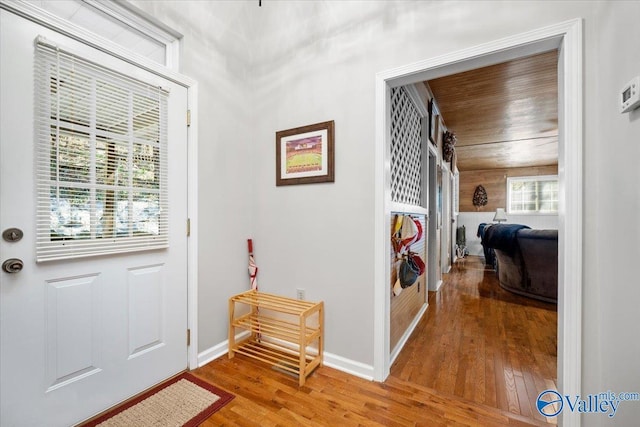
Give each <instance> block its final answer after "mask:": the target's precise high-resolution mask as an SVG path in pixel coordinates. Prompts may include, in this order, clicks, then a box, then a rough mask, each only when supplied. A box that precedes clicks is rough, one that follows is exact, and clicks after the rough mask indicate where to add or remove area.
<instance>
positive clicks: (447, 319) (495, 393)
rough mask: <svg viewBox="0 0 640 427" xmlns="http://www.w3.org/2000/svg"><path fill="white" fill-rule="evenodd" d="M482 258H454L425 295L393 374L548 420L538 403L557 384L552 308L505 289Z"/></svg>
mask: <svg viewBox="0 0 640 427" xmlns="http://www.w3.org/2000/svg"><path fill="white" fill-rule="evenodd" d="M482 260H483V259H482V258H478V257H468V258H466V259H464V260H462V261H458V262H457V263H456V264H455V266H454V267H453V269H452V271H451V273H450V274H447V275H445V276H444V284H443V286H442V288H441V289H440V291H439V292H437V293H430V296H429V308H428V310H427V313H426V314H425V316H424V317H423V318H422V321H421V322H420V323H419V325H418V326H417V328H416V330H415V331H414V333H413V335H412V336H411V338H410V339H409V341H408V342H407V344H406V345H405V347H404V349H403V351H402V352H401V354H400V355H399V356H398V358H397V359H396V361H395V363H394V365H393V366H392V367H391V376H392V377H394V378H397V379H399V380H404V381H408V382H410V383H412V384H416V385H420V386H423V387H428V388H432V389H435V390H437V391H438V392H442V393H446V394H452V395H454V396H457V397H460V398H464V399H468V400H470V401H473V402H476V403H479V404H484V405H488V406H492V407H495V408H498V409H502V410H504V411H508V412H511V413H514V414H519V415H522V416H524V417H528V418H532V419H536V420H538V421H542V422H546V421H547V419H546V418H545V417H543V416H541V415H540V414H539V413H538V411H537V410H536V406H535V405H536V398H537V396H538V394H539V393H540V392H541V391H544V390H546V389H548V388H555V387H556V363H557V362H556V359H557V352H556V347H557V345H556V343H557V311H556V305H555V304H548V303H544V302H539V301H536V300H533V299H530V298H525V297H522V296H519V295H515V294H513V293H511V292H508V291H505V290H503V289H502V288H500V286H499V284H498V279H497V277H496V274H495V272H494V271H492V270H488V269H485V268H484V264H483V261H482ZM553 420H554V419H552V421H553Z"/></svg>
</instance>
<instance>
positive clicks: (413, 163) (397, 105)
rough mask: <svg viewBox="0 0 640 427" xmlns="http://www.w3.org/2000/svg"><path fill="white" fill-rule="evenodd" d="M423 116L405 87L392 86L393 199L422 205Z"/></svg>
mask: <svg viewBox="0 0 640 427" xmlns="http://www.w3.org/2000/svg"><path fill="white" fill-rule="evenodd" d="M422 157H423V156H422V119H421V116H420V113H419V111H418V109H417V108H416V106H415V105H414V104H413V102H412V101H411V98H409V95H408V94H407V91H406V89H405V88H404V87H399V88H393V89H391V200H392V201H394V202H399V203H407V204H411V205H417V206H421V205H422V170H423V167H422Z"/></svg>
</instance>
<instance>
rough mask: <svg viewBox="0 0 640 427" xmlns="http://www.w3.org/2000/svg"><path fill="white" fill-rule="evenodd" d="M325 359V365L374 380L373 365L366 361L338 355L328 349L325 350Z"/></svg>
mask: <svg viewBox="0 0 640 427" xmlns="http://www.w3.org/2000/svg"><path fill="white" fill-rule="evenodd" d="M323 359H324V360H323V363H324V365H325V366H328V367H330V368H333V369H337V370H338V371H342V372H345V373H347V374H351V375H354V376H356V377H360V378H363V379H365V380H369V381H373V365H367V364H366V363H362V362H358V361H356V360H351V359H347V358H346V357H342V356H338V355H337V354H333V353H329V352H328V351H325V352H324V357H323Z"/></svg>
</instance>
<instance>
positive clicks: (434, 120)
mask: <svg viewBox="0 0 640 427" xmlns="http://www.w3.org/2000/svg"><path fill="white" fill-rule="evenodd" d="M439 118H440V111H439V110H438V106H437V105H436V100H435V98H431V101H429V140H430V141H431V142H432V143H433V145H435V146H436V147H437V146H438V119H439Z"/></svg>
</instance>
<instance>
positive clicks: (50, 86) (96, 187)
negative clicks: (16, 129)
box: [35, 38, 169, 261]
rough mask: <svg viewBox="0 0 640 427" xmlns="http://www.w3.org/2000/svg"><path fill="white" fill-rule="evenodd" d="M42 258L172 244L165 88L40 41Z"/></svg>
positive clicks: (39, 208)
mask: <svg viewBox="0 0 640 427" xmlns="http://www.w3.org/2000/svg"><path fill="white" fill-rule="evenodd" d="M35 55H36V57H35V119H36V132H35V139H36V143H35V145H36V177H35V181H36V186H37V189H36V192H37V245H36V253H37V260H38V261H50V260H59V259H70V258H79V257H86V256H95V255H107V254H115V253H122V252H131V251H140V250H150V249H158V248H166V247H168V243H169V241H168V223H167V220H168V206H167V92H166V91H164V90H163V89H161V88H159V87H157V86H152V85H149V84H146V83H143V82H141V81H139V80H136V79H133V78H131V77H128V76H125V75H123V74H120V73H117V72H115V71H112V70H109V69H107V68H104V67H102V66H100V65H97V64H95V63H92V62H90V61H88V60H85V59H83V58H80V57H79V56H77V55H74V54H72V53H69V52H65V51H63V50H61V49H59V48H57V47H56V46H53V45H51V44H49V43H48V42H47V41H46V40H44V39H42V38H38V39H37V40H36V53H35Z"/></svg>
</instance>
